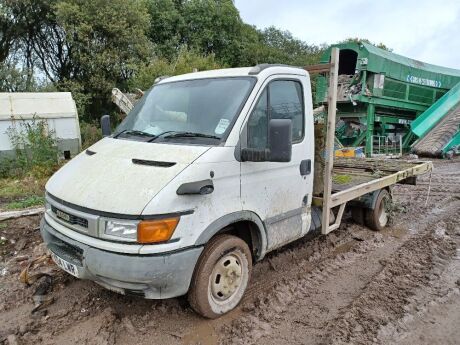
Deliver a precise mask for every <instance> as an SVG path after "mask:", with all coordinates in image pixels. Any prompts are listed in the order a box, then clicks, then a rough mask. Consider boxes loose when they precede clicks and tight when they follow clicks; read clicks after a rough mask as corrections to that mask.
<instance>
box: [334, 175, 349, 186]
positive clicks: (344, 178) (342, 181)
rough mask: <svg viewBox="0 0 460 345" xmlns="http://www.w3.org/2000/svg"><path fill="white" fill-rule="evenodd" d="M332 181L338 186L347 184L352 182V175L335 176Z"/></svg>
mask: <svg viewBox="0 0 460 345" xmlns="http://www.w3.org/2000/svg"><path fill="white" fill-rule="evenodd" d="M332 180H333V181H334V182H335V183H337V184H347V183H349V182H351V176H350V175H334V176H333V177H332Z"/></svg>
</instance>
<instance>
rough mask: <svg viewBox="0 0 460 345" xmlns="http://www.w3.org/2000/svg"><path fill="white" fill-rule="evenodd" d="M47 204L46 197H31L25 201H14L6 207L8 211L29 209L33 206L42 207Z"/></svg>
mask: <svg viewBox="0 0 460 345" xmlns="http://www.w3.org/2000/svg"><path fill="white" fill-rule="evenodd" d="M44 204H45V197H43V196H37V195H33V196H29V197H27V198H25V199H22V200H18V201H13V202H10V203H8V204H6V205H5V208H6V209H7V210H16V209H22V208H28V207H32V206H41V205H44Z"/></svg>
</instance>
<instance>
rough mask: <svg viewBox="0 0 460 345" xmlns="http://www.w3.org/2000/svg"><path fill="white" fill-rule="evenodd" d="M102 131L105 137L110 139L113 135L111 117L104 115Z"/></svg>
mask: <svg viewBox="0 0 460 345" xmlns="http://www.w3.org/2000/svg"><path fill="white" fill-rule="evenodd" d="M101 130H102V136H103V137H108V136H109V135H110V134H111V133H112V128H111V127H110V115H102V117H101Z"/></svg>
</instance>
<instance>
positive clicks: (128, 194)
mask: <svg viewBox="0 0 460 345" xmlns="http://www.w3.org/2000/svg"><path fill="white" fill-rule="evenodd" d="M208 149H209V148H208V147H203V146H186V145H171V144H156V143H145V142H138V141H130V140H122V139H113V138H105V139H102V140H101V141H99V142H97V143H96V144H94V145H93V146H91V147H90V148H89V149H88V150H86V151H83V152H82V153H80V154H79V155H78V156H76V157H75V158H74V159H72V160H71V161H70V162H68V163H67V164H66V165H64V166H63V167H62V168H61V169H60V170H58V171H57V172H56V173H55V174H54V175H53V176H52V177H51V178H50V180H49V181H48V183H47V184H46V191H47V192H48V193H50V194H52V195H53V196H55V197H57V198H59V199H62V200H64V201H67V202H70V203H72V204H75V205H79V206H83V207H86V208H90V209H94V210H98V211H104V212H111V213H120V214H130V215H140V214H141V213H142V210H143V209H144V207H145V206H146V205H147V203H148V202H150V201H151V200H152V198H153V197H154V196H155V195H156V194H157V193H158V192H159V191H160V190H161V189H162V188H163V187H165V186H166V185H167V184H168V183H169V181H171V180H172V179H173V178H174V177H175V176H176V175H177V174H179V173H180V172H181V171H182V170H183V169H185V168H186V167H187V166H188V165H189V164H190V163H192V162H193V161H194V160H195V159H197V158H198V157H199V156H201V155H202V154H203V153H204V152H206V151H207V150H208ZM133 160H135V162H136V163H134V162H133ZM168 163H170V164H168Z"/></svg>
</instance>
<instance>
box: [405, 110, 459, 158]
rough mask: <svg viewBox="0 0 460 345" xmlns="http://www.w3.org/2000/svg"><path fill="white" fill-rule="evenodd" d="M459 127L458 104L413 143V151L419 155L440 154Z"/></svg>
mask: <svg viewBox="0 0 460 345" xmlns="http://www.w3.org/2000/svg"><path fill="white" fill-rule="evenodd" d="M459 128H460V104H458V105H457V106H456V107H454V108H453V109H452V110H451V111H450V112H449V113H448V114H447V116H445V117H444V118H443V119H442V120H441V121H439V122H438V123H437V124H436V125H435V126H434V128H433V129H432V130H430V131H429V133H428V134H426V135H425V136H424V137H423V138H421V139H420V140H419V141H417V142H416V143H415V145H414V146H413V147H412V149H413V151H414V152H415V153H416V154H418V155H420V156H430V157H436V156H442V155H443V153H444V148H445V147H446V145H447V144H448V143H449V142H450V141H451V139H452V138H453V137H454V136H455V135H456V134H457V132H458V131H459Z"/></svg>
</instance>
